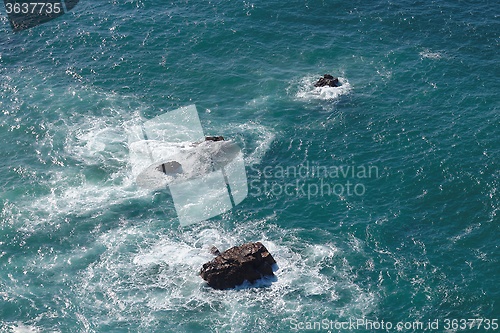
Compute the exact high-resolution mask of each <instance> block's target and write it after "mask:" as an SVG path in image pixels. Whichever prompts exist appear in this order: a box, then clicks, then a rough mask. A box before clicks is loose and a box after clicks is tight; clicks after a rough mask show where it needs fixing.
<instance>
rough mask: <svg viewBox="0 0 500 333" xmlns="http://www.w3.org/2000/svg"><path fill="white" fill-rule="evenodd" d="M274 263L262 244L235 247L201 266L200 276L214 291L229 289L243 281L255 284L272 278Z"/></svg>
mask: <svg viewBox="0 0 500 333" xmlns="http://www.w3.org/2000/svg"><path fill="white" fill-rule="evenodd" d="M275 263H276V261H275V260H274V258H273V256H272V255H271V254H270V253H269V251H268V250H267V249H266V247H265V246H264V245H262V243H260V242H257V243H247V244H243V245H241V246H235V247H232V248H230V249H229V250H226V251H224V252H222V253H221V254H219V255H218V256H217V257H215V258H214V259H213V260H211V261H209V262H207V263H206V264H204V265H203V268H202V269H201V272H200V275H201V277H202V278H203V279H204V280H205V281H207V283H208V285H209V286H211V287H212V288H214V289H230V288H234V287H236V286H238V285H240V284H242V283H243V282H244V281H245V280H246V281H249V282H255V280H258V279H260V278H262V277H264V276H274V273H273V268H272V266H273V265H274V264H275Z"/></svg>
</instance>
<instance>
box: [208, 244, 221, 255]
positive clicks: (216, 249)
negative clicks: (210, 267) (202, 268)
mask: <svg viewBox="0 0 500 333" xmlns="http://www.w3.org/2000/svg"><path fill="white" fill-rule="evenodd" d="M210 253H212V254H213V255H214V256H218V255H220V251H219V249H218V248H216V247H215V246H212V247H211V248H210Z"/></svg>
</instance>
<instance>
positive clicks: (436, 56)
mask: <svg viewBox="0 0 500 333" xmlns="http://www.w3.org/2000/svg"><path fill="white" fill-rule="evenodd" d="M419 55H420V56H421V57H422V58H427V59H441V58H442V57H443V56H442V54H441V53H439V52H431V51H430V50H429V49H425V50H424V51H422V52H420V53H419Z"/></svg>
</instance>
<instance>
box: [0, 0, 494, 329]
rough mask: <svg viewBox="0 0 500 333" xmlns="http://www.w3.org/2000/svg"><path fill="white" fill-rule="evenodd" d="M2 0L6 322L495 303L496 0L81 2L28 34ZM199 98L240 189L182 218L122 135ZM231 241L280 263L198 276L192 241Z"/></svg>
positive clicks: (451, 312) (477, 311)
mask: <svg viewBox="0 0 500 333" xmlns="http://www.w3.org/2000/svg"><path fill="white" fill-rule="evenodd" d="M0 13H1V15H0V22H1V23H0V45H1V48H0V65H1V66H0V68H1V69H0V78H1V81H0V85H1V87H0V98H1V99H0V109H1V115H0V140H1V141H0V142H1V150H0V154H1V158H2V162H1V163H0V174H1V178H0V186H1V194H0V202H1V205H2V208H1V222H0V267H1V269H0V331H2V332H3V331H5V332H33V331H34V332H138V331H144V332H208V331H211V332H290V331H292V332H293V331H321V330H300V328H307V325H309V324H310V325H313V324H314V322H320V323H323V324H324V323H325V322H324V321H325V320H326V321H331V322H336V323H342V322H348V321H349V320H351V321H356V320H362V319H365V320H367V321H368V320H371V321H372V322H375V323H377V322H378V323H380V322H381V321H384V322H386V323H387V322H390V323H393V324H394V326H395V325H396V323H398V322H410V323H411V322H415V321H421V322H423V323H426V324H427V323H429V322H434V321H435V320H439V325H440V326H439V329H438V330H433V329H431V328H430V327H424V328H420V327H413V328H406V329H403V331H404V332H420V331H436V332H437V331H441V332H443V331H448V332H455V331H464V330H460V329H457V328H455V329H454V328H453V327H446V326H445V325H446V320H449V321H451V320H453V319H458V320H460V319H469V318H476V319H480V318H482V319H488V320H493V319H495V318H499V317H500V305H499V304H500V292H499V289H498V285H499V279H498V276H499V274H500V269H499V266H500V265H499V258H500V256H499V244H500V242H499V241H498V235H499V217H498V214H499V209H500V202H499V193H498V191H499V186H500V172H499V165H500V148H499V147H500V122H499V119H500V118H499V101H498V91H500V85H499V83H498V82H499V76H500V68H499V62H498V53H499V52H498V49H499V35H498V33H499V31H500V25H499V14H498V2H497V1H467V2H466V1H435V2H424V1H409V0H402V1H398V2H397V3H393V2H389V1H382V0H380V1H370V2H367V1H365V2H361V1H351V2H347V1H344V2H340V1H292V2H283V1H276V0H267V1H254V2H249V1H242V2H240V1H220V0H216V1H198V2H194V1H188V0H185V1H182V2H178V3H171V2H166V3H161V4H158V3H156V2H155V3H152V2H147V1H141V0H138V1H112V2H95V1H94V2H92V1H83V0H82V1H80V3H79V4H78V5H77V6H76V7H75V8H74V10H73V11H72V12H71V13H69V14H67V15H64V16H63V17H60V18H58V19H56V20H54V21H51V22H48V23H46V24H43V25H41V26H38V27H35V28H33V29H30V30H28V31H24V32H20V33H12V32H11V31H10V25H9V23H8V21H7V18H6V15H5V11H4V10H3V8H2V10H0ZM325 73H331V74H333V75H336V76H339V77H340V78H341V81H342V82H343V85H342V87H339V88H333V89H314V87H312V84H313V83H314V81H315V80H316V79H317V78H319V77H320V76H321V75H323V74H325ZM193 103H195V104H196V105H197V107H198V111H199V116H200V119H201V122H202V124H203V127H204V129H205V132H206V133H207V134H210V135H224V136H225V137H227V138H230V139H231V140H233V141H235V142H237V143H238V144H239V146H240V147H241V148H242V150H243V152H244V154H245V163H246V171H247V176H248V181H249V196H248V197H247V199H245V201H243V202H242V203H241V204H240V205H238V206H237V207H236V208H235V209H233V210H232V211H230V212H227V213H225V214H223V215H220V216H218V217H215V218H212V219H210V220H208V221H204V222H202V223H199V224H195V225H192V226H189V227H184V228H182V227H180V226H179V221H178V219H177V216H176V213H175V210H174V208H173V202H172V199H171V197H170V196H169V194H168V193H166V192H162V191H158V192H148V191H144V190H140V189H138V188H137V187H136V186H135V184H134V180H133V179H132V178H131V175H130V165H129V160H128V147H127V135H126V131H127V128H129V127H130V126H131V125H133V124H135V123H136V122H137V121H138V120H140V119H151V118H153V117H154V116H157V115H160V114H162V113H164V112H167V111H169V110H173V109H175V108H178V107H181V106H185V105H189V104H193ZM301 168H302V169H301ZM348 168H350V169H348ZM370 168H371V169H370ZM299 170H301V171H302V173H300V172H299ZM314 170H316V171H318V170H319V172H317V173H315V172H314ZM325 170H326V171H327V172H326V173H325V172H324V171H325ZM346 170H355V171H356V173H355V174H352V173H350V172H347V173H346V174H342V172H343V171H346ZM363 170H365V171H366V172H365V173H363V172H362V171H363ZM368 170H371V172H368ZM294 171H296V172H294ZM336 171H337V172H336ZM348 182H349V184H351V185H348V184H347V183H348ZM325 184H326V185H325ZM287 186H288V187H287ZM330 190H331V191H330ZM247 241H262V242H263V243H264V245H265V246H266V247H267V248H268V249H269V250H270V252H271V253H272V254H273V256H274V257H275V259H276V261H277V262H278V265H279V269H278V270H277V271H276V276H277V278H276V280H275V281H262V282H260V283H259V284H258V285H257V288H239V289H237V290H229V291H215V290H211V289H210V288H209V287H207V286H206V285H205V283H204V282H203V281H202V280H201V278H200V277H199V276H198V275H197V273H198V271H199V269H200V268H201V265H202V264H203V263H204V262H206V261H208V260H210V259H211V255H210V254H209V252H208V248H209V247H210V246H212V245H216V246H217V247H218V248H219V249H221V250H222V249H227V248H229V247H231V246H234V245H238V244H241V243H243V242H247ZM449 323H450V322H448V324H449ZM316 328H318V327H316ZM319 328H325V329H323V330H322V331H325V332H326V331H328V330H329V329H330V331H332V332H337V331H342V332H344V331H345V332H347V331H359V332H375V331H379V330H377V329H376V328H374V327H366V326H361V327H358V328H357V329H356V330H354V329H353V328H352V327H344V328H339V329H336V328H335V326H333V328H332V326H330V327H325V326H322V327H319ZM382 331H389V332H390V331H394V332H395V331H397V330H396V329H395V328H393V329H387V327H386V329H385V330H382ZM473 331H486V328H485V327H484V326H483V327H481V328H479V329H478V328H477V327H475V328H474V330H473ZM488 331H490V332H491V331H493V330H492V329H490V330H488Z"/></svg>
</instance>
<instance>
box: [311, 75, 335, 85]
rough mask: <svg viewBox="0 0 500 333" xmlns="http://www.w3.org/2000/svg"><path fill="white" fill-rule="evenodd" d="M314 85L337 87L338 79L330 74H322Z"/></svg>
mask: <svg viewBox="0 0 500 333" xmlns="http://www.w3.org/2000/svg"><path fill="white" fill-rule="evenodd" d="M314 86H315V87H338V86H340V83H339V79H338V78H336V77H333V76H331V75H330V74H325V75H323V77H322V78H320V79H319V80H318V82H316V83H315V84H314Z"/></svg>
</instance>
